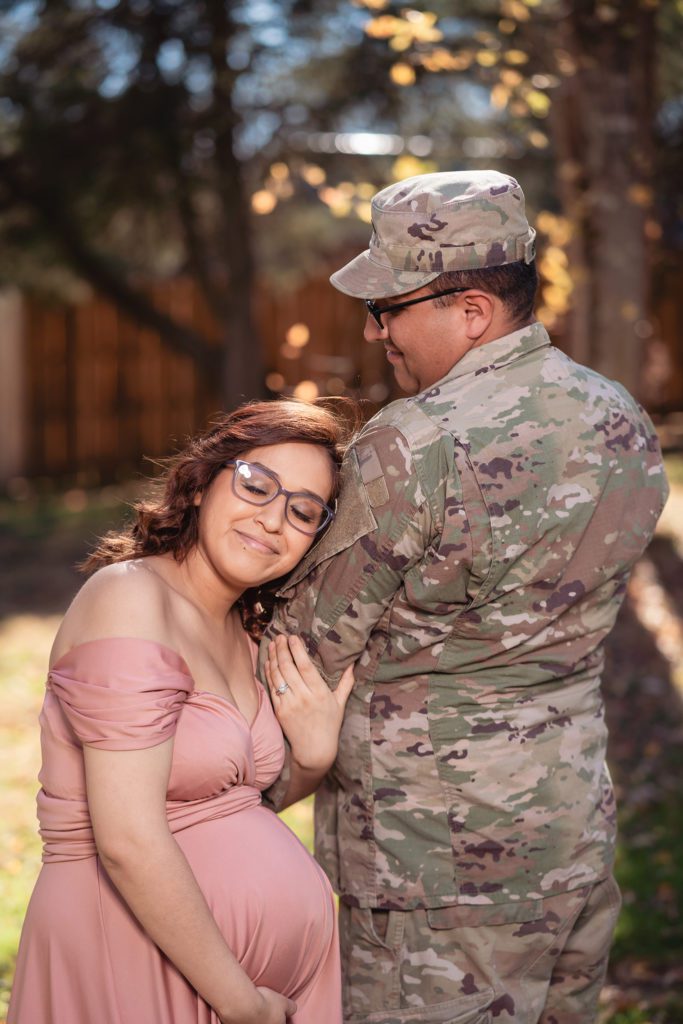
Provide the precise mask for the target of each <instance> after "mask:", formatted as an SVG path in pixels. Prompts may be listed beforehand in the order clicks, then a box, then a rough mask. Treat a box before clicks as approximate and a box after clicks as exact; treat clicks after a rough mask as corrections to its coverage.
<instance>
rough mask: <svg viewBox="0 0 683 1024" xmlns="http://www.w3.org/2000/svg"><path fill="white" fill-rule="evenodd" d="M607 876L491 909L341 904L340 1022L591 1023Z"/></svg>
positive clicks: (610, 924) (608, 906)
mask: <svg viewBox="0 0 683 1024" xmlns="http://www.w3.org/2000/svg"><path fill="white" fill-rule="evenodd" d="M620 902H621V900H620V896H619V889H618V887H617V884H616V882H615V881H614V879H613V878H611V877H610V878H607V879H605V880H603V881H600V882H597V883H596V884H594V885H591V886H587V887H584V888H582V889H575V890H573V891H572V892H565V893H560V894H559V895H556V896H550V897H548V898H547V899H542V900H532V901H528V902H526V903H516V904H506V905H504V906H499V907H491V906H488V907H474V906H470V907H440V908H438V909H435V910H410V911H396V910H384V911H383V910H368V909H364V908H357V907H348V906H346V905H344V904H341V905H340V908H339V913H340V922H339V923H340V933H341V947H342V964H343V968H344V982H343V991H344V1024H513V1022H514V1024H592V1022H593V1021H594V1020H595V1017H596V1013H597V1005H598V996H599V994H600V989H601V988H602V984H603V981H604V977H605V971H606V968H607V957H608V953H609V948H610V944H611V941H612V933H613V931H614V925H615V923H616V919H617V914H618V912H619V906H620Z"/></svg>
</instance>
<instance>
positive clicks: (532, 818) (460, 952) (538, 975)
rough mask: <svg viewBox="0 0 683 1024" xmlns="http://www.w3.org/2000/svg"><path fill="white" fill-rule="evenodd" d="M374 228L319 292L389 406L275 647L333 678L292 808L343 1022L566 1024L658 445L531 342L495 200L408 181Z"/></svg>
mask: <svg viewBox="0 0 683 1024" xmlns="http://www.w3.org/2000/svg"><path fill="white" fill-rule="evenodd" d="M372 212H373V229H374V230H373V234H372V238H371V241H370V247H369V249H368V250H367V251H366V252H364V253H362V254H361V255H360V256H358V257H357V258H356V259H354V260H353V261H352V262H351V263H349V264H348V265H347V266H345V267H343V268H342V269H341V270H339V271H338V272H337V273H336V274H334V275H333V276H332V283H333V284H334V285H335V286H336V287H337V288H339V289H340V290H341V291H343V292H345V293H347V294H348V295H352V296H355V297H358V298H362V299H365V300H366V303H367V309H368V314H367V321H366V326H365V337H366V339H367V341H368V342H370V343H379V344H383V345H384V347H385V349H386V354H387V359H388V360H389V361H390V363H391V365H392V368H393V371H394V374H395V377H396V381H397V383H398V385H399V386H400V388H401V389H402V390H403V391H405V392H407V394H408V395H409V397H407V398H405V399H403V400H399V401H397V402H394V403H392V404H391V405H389V406H388V407H386V408H385V409H384V410H382V411H381V412H380V413H379V414H378V415H376V416H375V417H374V418H373V419H372V420H371V421H370V422H369V423H368V424H367V426H366V427H365V428H364V429H363V431H362V432H361V434H360V436H359V438H358V440H357V441H356V443H355V445H354V446H353V449H352V450H351V451H350V453H349V455H348V457H347V460H346V462H345V466H344V470H343V489H342V496H341V500H340V506H339V511H338V515H337V518H336V521H335V523H334V524H333V526H332V528H331V529H330V531H329V532H328V533H327V534H326V535H325V536H324V537H323V538H322V540H321V541H320V543H319V544H318V545H317V547H315V548H314V549H313V550H312V551H311V552H310V553H309V555H308V556H307V557H306V559H305V561H304V563H303V564H302V565H301V566H300V568H299V569H298V570H297V571H296V572H295V574H294V576H293V577H292V578H291V579H290V581H289V582H288V585H287V587H286V589H285V591H284V594H285V595H286V597H287V598H288V601H287V603H286V604H284V605H283V606H282V607H280V608H279V610H278V612H277V614H276V617H275V620H274V623H273V626H272V633H271V635H274V634H276V633H282V632H287V633H297V634H299V635H301V636H302V637H303V638H304V640H305V642H306V644H307V647H308V649H309V652H310V653H311V655H312V656H313V658H314V660H315V662H316V664H317V665H318V667H319V668H320V670H321V672H322V673H323V675H324V677H325V678H326V680H327V681H328V682H329V683H330V685H331V686H335V685H336V682H337V681H338V679H339V676H340V674H341V672H342V670H343V669H344V668H345V667H346V666H347V665H349V664H350V663H352V662H357V665H356V683H355V686H354V690H353V692H352V694H351V698H350V700H349V702H348V705H347V710H346V715H345V720H344V725H343V727H342V732H341V737H340V744H339V753H338V757H337V761H336V763H335V765H334V767H333V769H332V770H331V772H330V773H329V775H328V776H327V777H326V779H325V781H324V783H323V785H322V787H321V788H320V789H319V791H318V794H317V797H316V845H317V855H318V857H319V859H320V861H321V863H322V864H323V866H324V868H325V870H326V871H327V873H328V874H329V877H330V879H331V880H332V882H333V884H334V886H335V888H336V890H337V891H338V893H339V895H340V925H341V936H342V956H343V961H344V970H345V977H344V1002H345V1020H346V1022H347V1024H361V1022H371V1021H372V1022H375V1024H399V1022H400V1024H418V1022H419V1024H431V1022H441V1024H456V1022H457V1024H485V1022H490V1021H496V1022H500V1024H508V1022H511V1021H515V1022H518V1024H536V1022H543V1024H590V1022H591V1021H593V1020H594V1018H595V1013H596V1007H597V1000H598V995H599V992H600V988H601V985H602V982H603V979H604V973H605V968H606V963H607V955H608V951H609V947H610V941H611V937H612V932H613V928H614V923H615V919H616V916H617V911H618V906H619V895H618V890H617V887H616V884H615V882H614V880H613V877H612V862H613V854H614V831H615V811H614V798H613V793H612V787H611V784H610V779H609V775H608V773H607V771H606V768H605V765H604V755H605V738H606V735H605V725H604V720H603V706H602V701H601V697H600V673H601V669H602V664H603V648H604V641H605V637H606V636H607V634H608V633H609V631H610V629H611V628H612V626H613V625H614V621H615V618H616V615H617V611H618V609H619V606H620V604H621V601H622V599H623V596H624V591H625V588H626V581H627V578H628V574H629V571H630V569H631V568H632V566H633V564H634V562H635V561H636V559H637V558H638V557H639V556H640V555H641V554H642V552H643V550H644V548H645V546H646V545H647V543H648V541H649V540H650V538H651V536H652V533H653V530H654V527H655V523H656V521H657V518H658V516H659V513H660V511H661V508H662V505H663V502H664V500H665V497H666V481H665V476H664V472H663V467H662V461H661V454H660V450H659V446H658V443H657V438H656V435H655V432H654V429H653V426H652V424H651V422H650V421H649V419H648V417H647V416H646V415H645V413H644V412H643V410H642V409H641V408H640V407H639V406H638V405H637V403H636V402H635V401H634V400H633V399H632V398H631V396H630V395H629V394H628V393H627V392H626V391H625V390H624V388H623V387H621V386H620V385H618V384H615V383H613V382H611V381H608V380H606V379H604V378H603V377H601V376H599V375H598V374H597V373H594V372H593V371H591V370H589V369H587V368H586V367H583V366H579V365H577V364H576V363H574V362H572V361H571V360H570V359H569V358H567V356H565V355H563V354H562V353H561V352H560V351H559V350H557V349H555V348H554V347H553V346H552V345H551V343H550V339H549V337H548V335H547V333H546V331H545V329H544V327H543V326H542V324H540V323H538V322H537V321H535V320H534V316H533V305H534V295H535V291H536V271H535V263H534V234H535V233H534V231H533V229H531V228H530V227H529V225H528V223H527V220H526V216H525V212H524V197H523V194H522V190H521V188H520V186H519V185H518V184H517V182H516V181H515V180H514V179H513V178H511V177H509V176H507V175H504V174H500V173H497V172H495V171H473V172H468V171H462V172H445V173H438V174H427V175H420V176H418V177H414V178H409V179H407V180H405V181H400V182H398V183H396V184H394V185H391V186H389V187H388V188H386V189H384V190H383V191H382V192H380V193H378V194H377V195H376V196H375V197H374V200H373V203H372ZM281 699H282V700H286V696H283V697H282V698H281ZM285 783H286V778H284V779H283V785H284V784H285ZM274 798H275V801H277V793H274ZM321 1024H324V1022H321Z"/></svg>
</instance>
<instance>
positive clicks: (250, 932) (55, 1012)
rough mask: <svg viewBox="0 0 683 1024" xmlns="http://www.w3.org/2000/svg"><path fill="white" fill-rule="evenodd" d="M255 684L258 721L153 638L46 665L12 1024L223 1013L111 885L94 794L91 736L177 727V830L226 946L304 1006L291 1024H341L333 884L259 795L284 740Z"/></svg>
mask: <svg viewBox="0 0 683 1024" xmlns="http://www.w3.org/2000/svg"><path fill="white" fill-rule="evenodd" d="M254 685H255V686H257V687H258V693H259V706H258V712H257V714H256V717H255V719H254V721H253V722H252V723H251V724H249V723H248V722H247V720H246V719H245V718H244V717H243V715H242V714H241V713H240V711H239V710H238V709H237V708H236V707H235V706H234V705H233V704H232V703H231V702H230V701H228V700H227V699H225V698H223V697H221V696H219V695H217V694H215V693H209V692H206V691H198V690H196V689H195V688H194V683H193V680H192V676H191V675H190V673H189V670H188V668H187V665H186V664H185V662H184V661H183V659H182V658H181V657H180V655H179V654H177V653H176V652H175V651H173V650H171V649H170V648H168V647H165V646H163V645H162V644H158V643H156V642H154V641H150V640H139V639H128V638H110V639H105V640H94V641H92V642H90V643H84V644H80V645H79V646H77V647H75V648H74V649H73V650H71V651H69V653H68V654H66V655H64V657H62V658H60V660H59V661H58V662H57V663H56V664H55V665H54V666H53V668H52V670H51V671H50V673H49V676H48V685H47V693H46V696H45V703H44V705H43V710H42V713H41V738H42V749H43V766H42V770H41V773H40V783H41V786H42V788H41V790H40V792H39V794H38V817H39V821H40V831H41V835H42V838H43V843H44V853H43V862H44V863H43V867H42V870H41V873H40V876H39V878H38V881H37V883H36V887H35V890H34V892H33V896H32V897H31V902H30V904H29V908H28V912H27V915H26V921H25V923H24V928H23V932H22V937H21V942H20V946H19V954H18V961H17V969H16V975H15V984H14V989H13V993H12V999H11V1002H10V1010H9V1015H8V1018H7V1020H8V1024H218V1017H217V1016H216V1014H215V1013H214V1012H213V1011H212V1009H211V1007H210V1006H209V1005H208V1004H207V1003H205V1002H204V1000H203V999H202V998H201V997H200V996H199V995H198V994H197V992H196V991H195V990H194V989H193V988H192V986H191V985H189V984H188V982H187V981H186V980H185V978H184V977H183V976H182V975H181V974H180V973H179V971H177V970H176V968H175V967H174V966H173V965H172V964H171V963H170V962H169V960H167V959H166V957H165V956H164V955H163V953H161V951H160V950H159V949H158V947H157V946H156V945H155V944H154V943H153V942H152V941H151V939H149V938H148V936H147V934H146V933H145V932H144V930H143V929H142V928H141V927H140V925H139V924H138V923H137V921H136V920H135V918H134V917H133V915H132V914H131V913H130V911H129V910H128V907H127V906H126V904H125V903H124V901H123V900H122V898H121V897H120V896H119V894H118V892H117V890H116V889H115V888H114V886H113V885H112V883H111V882H110V880H109V878H108V876H107V874H106V872H105V871H104V869H103V867H102V865H101V863H100V860H99V857H98V856H97V851H96V848H95V844H94V840H93V833H92V827H91V823H90V817H89V814H88V805H87V802H86V791H85V775H84V766H83V745H84V744H88V745H92V746H95V747H100V748H103V749H105V750H135V749H142V748H144V747H151V746H154V745H155V744H158V743H161V742H162V741H164V740H166V739H168V738H169V737H171V736H173V737H174V745H173V761H172V769H171V776H170V780H169V786H168V795H167V816H168V821H169V825H170V828H171V831H172V832H173V834H174V836H175V839H176V840H177V842H178V844H179V846H180V847H181V849H182V850H183V852H184V854H185V856H186V857H187V860H188V862H189V864H190V867H191V868H192V871H193V873H194V876H195V878H196V879H197V882H198V884H199V886H200V888H201V890H202V892H203V893H204V896H205V898H206V900H207V902H208V905H209V907H210V908H211V911H212V913H213V915H214V918H215V920H216V922H217V923H218V926H219V928H220V929H221V932H222V933H223V936H224V938H225V941H226V942H227V944H228V946H229V947H230V949H231V950H232V952H233V953H234V955H235V956H236V957H237V959H238V960H239V962H240V963H241V964H242V966H243V968H244V970H245V971H246V972H247V974H248V975H249V977H250V978H251V979H252V980H253V981H254V982H255V983H256V984H257V985H266V986H268V987H269V988H272V989H274V990H275V991H276V992H281V993H283V994H285V995H287V996H289V997H291V998H292V999H295V1000H296V1001H297V1003H298V1010H297V1012H296V1014H295V1016H294V1017H292V1018H291V1020H292V1021H293V1022H294V1024H339V1022H341V994H340V967H339V951H338V938H337V926H336V915H335V910H334V903H333V899H332V892H331V890H330V887H329V884H328V882H327V880H326V878H325V876H324V875H323V873H322V871H321V870H320V868H319V867H318V865H317V864H316V863H315V861H314V860H313V858H312V857H311V856H310V854H309V853H308V852H307V850H306V849H305V848H304V847H303V846H302V845H301V843H300V842H299V840H298V839H297V838H296V836H295V835H294V834H293V833H292V832H291V831H290V830H289V829H288V828H287V827H286V825H284V824H283V823H282V822H281V821H280V819H279V818H278V817H277V816H276V815H275V814H273V813H272V812H271V811H270V810H268V809H267V808H265V807H263V806H262V804H261V791H262V790H263V789H265V788H266V787H267V786H268V785H270V784H271V783H272V782H273V781H274V779H275V778H276V777H277V775H278V774H279V772H280V769H281V767H282V762H283V757H284V747H283V741H282V734H281V731H280V727H279V725H278V722H277V719H276V718H275V716H274V714H273V710H272V708H271V706H270V701H269V699H268V696H267V694H266V692H265V691H264V690H263V688H262V687H261V686H259V685H258V683H257V682H256V681H255V683H254ZM169 913H171V911H170V910H169Z"/></svg>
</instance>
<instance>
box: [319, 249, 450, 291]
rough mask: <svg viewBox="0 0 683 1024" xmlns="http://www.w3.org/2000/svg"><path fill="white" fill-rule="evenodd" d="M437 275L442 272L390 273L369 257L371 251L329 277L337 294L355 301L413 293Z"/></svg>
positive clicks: (405, 271) (389, 269) (393, 271)
mask: <svg viewBox="0 0 683 1024" xmlns="http://www.w3.org/2000/svg"><path fill="white" fill-rule="evenodd" d="M440 276H441V271H438V272H437V273H431V274H425V273H422V272H421V271H411V270H393V269H392V268H391V267H385V266H383V265H382V264H381V263H375V261H374V260H373V259H371V257H370V250H369V249H366V250H365V252H362V253H361V254H360V255H359V256H356V257H355V259H352V260H351V262H350V263H347V264H346V266H345V267H342V268H341V270H337V271H336V273H334V274H332V276H331V277H330V281H331V282H332V284H333V285H334V287H335V288H337V289H338V290H339V291H340V292H344V294H345V295H351V296H353V298H355V299H384V298H388V297H389V296H390V295H405V294H406V292H412V291H415V289H416V288H422V286H423V285H425V284H429V282H430V281H434V280H435V279H436V278H437V277H440Z"/></svg>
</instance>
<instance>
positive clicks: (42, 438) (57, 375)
mask: <svg viewBox="0 0 683 1024" xmlns="http://www.w3.org/2000/svg"><path fill="white" fill-rule="evenodd" d="M681 295H683V274H682V273H681V270H680V268H674V269H672V271H671V273H670V279H667V280H665V281H664V283H663V286H662V287H661V288H660V294H659V296H658V299H657V311H656V316H655V318H654V320H655V323H657V324H658V325H659V333H660V334H661V337H662V338H663V341H662V342H661V343H660V348H659V350H657V348H656V346H655V354H656V353H657V351H659V358H660V363H661V367H660V370H661V372H660V377H661V379H662V381H663V383H662V385H661V387H660V389H659V391H658V392H657V395H656V397H655V400H654V401H653V402H652V403H651V405H652V407H653V408H655V409H656V408H660V409H661V410H662V411H671V410H676V409H678V410H681V409H683V306H682V304H681ZM151 297H152V298H153V300H154V302H155V304H156V306H157V307H158V308H159V309H161V310H163V311H164V312H166V313H168V314H170V315H172V316H173V317H175V318H176V319H178V320H180V321H184V322H186V323H190V324H192V325H193V326H194V327H195V328H196V329H197V330H199V331H201V332H202V333H203V334H204V335H205V336H207V337H209V338H214V339H216V344H218V340H217V339H218V331H217V329H216V326H215V324H213V323H212V321H211V318H210V316H209V315H208V313H207V310H206V308H205V306H204V305H203V303H202V301H201V297H200V294H199V291H198V289H197V288H196V287H195V286H194V285H193V283H192V282H191V281H190V280H187V279H180V280H172V281H165V282H161V283H157V284H156V285H154V286H153V287H152V289H151ZM254 298H255V301H254V310H255V315H256V318H257V322H258V326H259V329H260V334H261V338H262V341H263V350H264V363H265V366H266V371H267V381H268V384H269V386H270V388H271V391H272V393H274V394H275V393H280V392H282V393H285V394H287V393H292V392H293V391H294V389H295V388H296V387H297V385H300V384H301V382H307V383H306V384H305V385H304V388H305V393H309V392H310V391H311V390H312V389H317V391H318V393H319V394H322V395H325V394H340V393H343V392H344V391H347V392H351V393H353V394H355V395H356V396H357V397H362V398H364V399H366V400H367V408H368V410H369V411H374V409H376V408H377V407H379V406H380V405H381V404H382V403H383V402H384V401H385V400H386V399H387V398H388V397H391V394H392V392H391V388H392V375H391V372H390V369H389V367H388V365H387V362H386V360H385V358H384V352H383V349H382V346H375V345H367V344H365V343H364V341H363V337H362V326H363V308H362V306H361V304H360V303H358V302H354V301H353V300H351V299H349V298H347V297H346V296H344V295H341V294H339V293H338V292H337V291H336V290H335V289H333V288H332V287H330V285H329V283H328V280H327V277H326V276H324V277H320V278H319V279H317V280H313V281H309V282H307V283H306V284H305V286H303V287H302V288H300V289H299V290H298V291H291V292H289V293H287V294H278V293H276V292H274V291H272V290H267V289H265V288H263V287H259V288H258V289H257V291H256V294H255V297H254ZM294 325H299V326H298V327H297V328H295V331H294V334H292V333H291V329H292V327H293V326H294ZM0 326H1V330H2V335H1V342H0V436H1V437H2V444H1V445H0V486H7V484H8V482H9V481H11V480H13V479H15V478H31V479H40V478H43V479H45V480H49V481H56V482H60V483H69V482H71V483H75V484H78V485H82V486H90V485H96V484H98V483H102V482H108V481H112V480H116V479H120V478H122V477H125V476H126V475H129V474H130V473H131V472H136V471H138V470H139V469H140V468H141V467H142V466H143V465H144V459H145V457H149V458H155V457H159V456H163V455H165V454H167V453H168V452H169V451H171V450H173V449H174V447H176V446H177V444H178V443H180V442H182V440H183V439H184V438H185V437H186V436H187V435H188V434H191V433H193V432H195V431H196V430H198V429H200V428H201V427H203V426H204V425H205V424H206V423H207V421H208V419H209V417H210V416H211V415H212V414H213V413H215V412H216V411H217V410H218V409H219V408H220V398H219V394H218V390H217V388H215V387H212V385H211V383H210V382H207V380H206V377H205V376H204V375H201V374H200V373H198V372H197V369H196V367H195V366H194V364H193V361H192V359H191V358H190V357H187V356H182V355H177V354H175V353H173V352H171V351H170V350H169V349H168V348H167V347H166V346H165V345H164V343H163V341H162V339H161V338H160V337H159V335H158V334H157V333H155V332H154V331H152V330H149V329H146V328H144V327H141V326H140V325H139V324H137V323H135V322H133V321H131V320H129V319H127V318H126V317H125V316H123V315H121V314H120V312H119V311H117V309H116V308H115V307H113V306H112V305H111V304H110V303H109V302H107V301H105V300H104V299H102V298H99V297H97V296H95V297H93V298H92V299H90V300H89V301H86V302H83V303H81V304H79V305H68V306H57V305H48V304H46V303H44V302H39V301H37V300H36V299H33V298H27V297H25V296H22V295H20V294H18V293H4V294H0ZM306 332H308V339H307V340H306ZM288 338H289V339H290V340H289V341H288ZM555 340H556V341H559V343H560V344H562V339H561V338H560V339H557V338H556V339H555ZM302 341H305V343H304V344H302V343H301V342H302ZM655 370H656V367H655ZM306 389H308V390H306Z"/></svg>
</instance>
